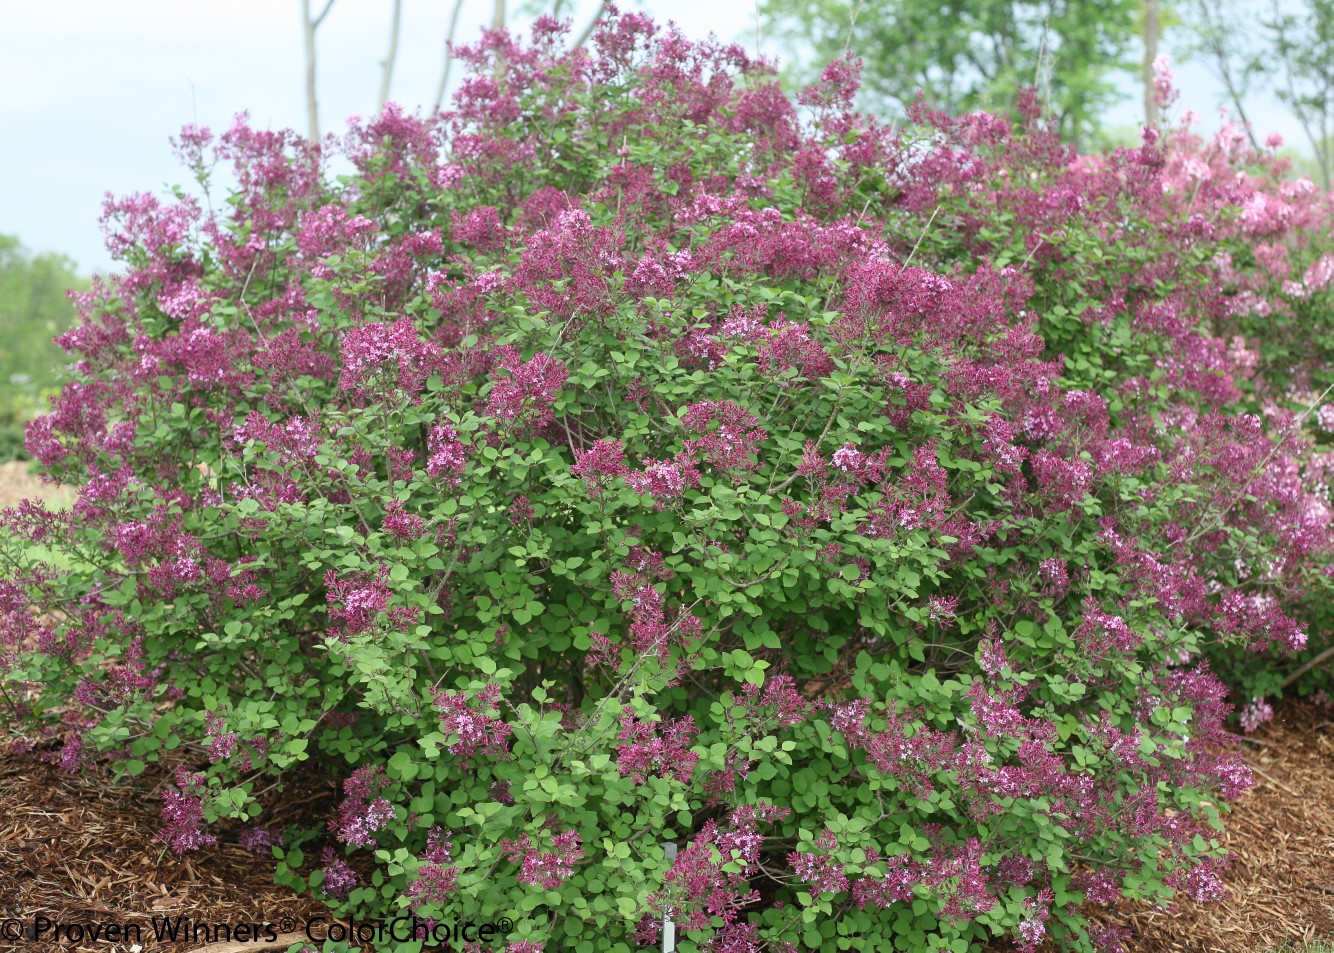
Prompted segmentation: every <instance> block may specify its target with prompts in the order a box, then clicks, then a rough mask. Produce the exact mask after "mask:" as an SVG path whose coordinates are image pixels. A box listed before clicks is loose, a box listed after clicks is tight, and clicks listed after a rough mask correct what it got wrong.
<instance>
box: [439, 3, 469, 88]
mask: <svg viewBox="0 0 1334 953" xmlns="http://www.w3.org/2000/svg"><path fill="white" fill-rule="evenodd" d="M462 11H463V0H454V12H453V13H452V14H451V15H450V17H449V35H448V36H446V37H445V68H444V70H443V71H442V72H441V74H440V88H439V89H437V90H436V91H435V108H436V109H439V108H440V106H441V105H442V104H443V103H444V101H445V87H447V86H448V85H449V71H450V69H451V68H452V67H453V66H454V34H455V33H457V32H458V29H459V14H460V13H461V12H462Z"/></svg>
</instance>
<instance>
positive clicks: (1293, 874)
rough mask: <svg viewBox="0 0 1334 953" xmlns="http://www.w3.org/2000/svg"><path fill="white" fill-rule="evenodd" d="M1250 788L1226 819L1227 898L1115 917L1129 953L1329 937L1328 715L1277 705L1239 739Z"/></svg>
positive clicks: (1331, 726) (1333, 912) (1332, 807)
mask: <svg viewBox="0 0 1334 953" xmlns="http://www.w3.org/2000/svg"><path fill="white" fill-rule="evenodd" d="M1245 748H1246V760H1247V762H1248V763H1249V764H1250V765H1251V770H1252V771H1253V772H1254V773H1255V780H1256V786H1255V787H1254V788H1253V789H1252V790H1251V791H1250V792H1249V793H1247V794H1246V795H1244V796H1243V797H1241V798H1240V799H1239V800H1238V801H1236V802H1234V804H1233V805H1232V811H1231V813H1230V814H1228V815H1227V816H1226V817H1225V818H1224V821H1223V823H1224V827H1225V831H1224V835H1223V837H1222V840H1223V842H1224V843H1225V844H1226V845H1227V847H1228V850H1229V851H1230V852H1231V853H1232V867H1231V869H1230V870H1229V871H1228V872H1227V874H1226V875H1225V876H1224V881H1225V883H1226V885H1227V896H1226V897H1225V898H1224V899H1223V900H1221V901H1219V902H1216V903H1196V902H1194V901H1192V900H1189V899H1185V900H1181V901H1179V902H1178V903H1176V904H1175V906H1174V909H1172V910H1171V911H1160V910H1144V909H1139V910H1132V909H1130V908H1128V907H1127V908H1123V909H1118V910H1116V911H1113V912H1112V913H1111V915H1109V916H1108V917H1106V918H1105V919H1106V920H1108V921H1111V922H1119V923H1122V924H1126V925H1128V926H1129V927H1130V929H1131V930H1132V931H1133V932H1134V938H1133V939H1132V940H1131V941H1130V943H1129V944H1128V947H1127V948H1128V950H1129V951H1131V953H1169V951H1170V953H1187V951H1188V953H1266V951H1269V950H1272V949H1274V948H1276V947H1278V946H1280V945H1281V944H1283V943H1284V942H1287V943H1289V944H1291V945H1292V946H1293V947H1297V946H1299V945H1300V944H1302V943H1308V942H1310V941H1312V940H1324V941H1326V942H1329V941H1331V940H1334V712H1331V711H1330V710H1329V709H1327V708H1322V707H1318V706H1315V705H1309V704H1308V705H1302V704H1298V703H1295V702H1284V703H1282V704H1280V705H1276V706H1275V717H1274V720H1273V721H1271V722H1269V723H1268V724H1265V725H1263V726H1261V728H1260V729H1259V730H1258V731H1257V732H1255V734H1254V735H1251V736H1249V737H1248V738H1247V741H1246V744H1245Z"/></svg>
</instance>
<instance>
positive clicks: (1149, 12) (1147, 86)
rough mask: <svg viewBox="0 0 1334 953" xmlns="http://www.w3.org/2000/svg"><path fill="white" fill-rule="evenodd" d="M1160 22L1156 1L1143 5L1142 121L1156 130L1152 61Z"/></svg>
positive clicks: (1146, 0) (1156, 47) (1146, 2)
mask: <svg viewBox="0 0 1334 953" xmlns="http://www.w3.org/2000/svg"><path fill="white" fill-rule="evenodd" d="M1161 32H1162V21H1161V19H1160V18H1159V16H1158V0H1145V4H1144V120H1145V122H1146V123H1147V124H1148V125H1149V126H1150V127H1152V128H1154V129H1156V128H1158V91H1157V90H1156V89H1154V86H1153V61H1154V60H1156V59H1157V58H1158V36H1159V34H1160V33H1161Z"/></svg>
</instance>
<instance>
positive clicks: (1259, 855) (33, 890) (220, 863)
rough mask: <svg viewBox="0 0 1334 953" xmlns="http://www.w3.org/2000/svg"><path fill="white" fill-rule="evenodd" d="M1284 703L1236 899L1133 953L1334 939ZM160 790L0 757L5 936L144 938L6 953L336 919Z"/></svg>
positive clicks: (1329, 815)
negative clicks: (199, 929)
mask: <svg viewBox="0 0 1334 953" xmlns="http://www.w3.org/2000/svg"><path fill="white" fill-rule="evenodd" d="M25 496H27V497H41V498H45V499H47V500H50V501H51V502H52V503H55V504H56V505H61V504H62V503H63V504H65V505H68V501H69V498H70V496H71V494H70V493H69V491H68V490H65V488H62V487H54V486H52V485H51V484H43V483H41V481H40V480H39V479H38V478H36V477H34V476H31V475H30V474H29V473H28V467H27V464H22V463H10V464H0V506H8V505H13V504H14V503H16V502H17V501H18V499H21V498H23V497H25ZM1275 708H1276V715H1275V718H1274V720H1273V721H1271V722H1269V723H1268V724H1266V725H1264V726H1262V727H1261V728H1260V730H1259V731H1257V732H1256V733H1255V734H1254V735H1252V736H1250V737H1249V738H1248V739H1247V741H1246V744H1245V752H1246V758H1247V761H1248V763H1249V764H1250V765H1251V768H1252V770H1253V771H1254V772H1255V777H1256V782H1257V784H1256V787H1255V788H1254V790H1252V791H1251V792H1250V793H1248V794H1246V795H1245V796H1243V797H1242V798H1241V799H1240V800H1239V801H1237V802H1236V803H1234V804H1233V805H1232V810H1231V813H1230V814H1228V815H1227V816H1226V818H1225V822H1224V823H1225V827H1226V830H1225V832H1224V835H1223V840H1224V843H1225V844H1226V845H1227V847H1228V849H1229V850H1230V851H1231V853H1232V855H1233V863H1232V867H1231V869H1230V870H1229V871H1228V872H1227V874H1226V875H1225V878H1224V880H1225V883H1226V887H1227V896H1226V897H1225V898H1224V899H1223V900H1221V901H1219V902H1215V903H1209V904H1202V903H1196V902H1194V901H1191V900H1188V899H1183V900H1179V901H1178V902H1177V903H1176V904H1175V905H1174V907H1173V908H1172V909H1171V910H1168V911H1162V910H1155V909H1144V908H1143V907H1139V908H1134V907H1131V906H1130V905H1128V904H1124V905H1121V906H1119V907H1118V908H1116V909H1114V910H1110V911H1105V912H1101V913H1100V914H1099V915H1098V919H1100V920H1102V921H1103V922H1106V923H1119V924H1123V925H1126V926H1129V928H1130V929H1131V931H1132V934H1133V936H1132V938H1131V939H1130V941H1129V942H1128V944H1127V951H1128V953H1267V951H1270V950H1274V949H1276V948H1278V947H1279V946H1281V945H1282V944H1284V943H1287V944H1289V945H1290V946H1289V948H1290V949H1295V948H1298V947H1299V946H1300V944H1302V943H1307V942H1311V941H1313V940H1323V941H1325V942H1334V712H1332V711H1331V710H1330V709H1328V708H1322V707H1318V706H1315V705H1310V704H1299V703H1295V702H1285V703H1283V704H1281V705H1277V706H1275ZM162 780H163V779H162V777H160V776H158V777H154V776H152V775H145V776H143V777H140V778H136V779H132V780H128V781H125V782H121V783H113V782H111V781H110V780H109V776H108V775H106V774H105V773H103V772H100V771H95V770H92V769H89V770H88V771H87V772H85V774H83V775H80V776H75V777H71V776H68V775H65V774H62V773H61V772H60V771H58V770H57V769H56V768H55V767H54V766H53V765H51V764H49V763H48V762H47V761H44V760H42V758H41V757H40V755H39V754H37V753H33V754H16V753H10V754H0V934H3V933H4V932H5V925H6V923H7V922H8V921H9V920H18V921H20V922H21V923H22V924H24V925H26V926H29V927H30V926H31V924H32V922H33V921H34V919H35V918H37V917H39V916H45V917H48V918H49V919H50V920H52V921H57V922H61V923H66V924H73V923H84V924H90V923H112V922H123V921H130V922H138V923H140V924H141V925H142V934H143V940H144V942H143V943H142V945H141V946H140V947H137V948H136V947H135V945H134V944H132V943H125V942H117V941H111V942H108V940H106V939H105V938H103V939H100V940H98V941H95V942H91V941H87V942H83V943H79V942H69V941H66V940H61V941H60V942H59V943H58V944H53V943H51V942H49V941H32V940H26V941H18V942H13V941H12V940H10V939H9V938H8V937H6V936H4V935H0V951H4V953H9V951H23V953H35V951H39V950H40V951H41V953H47V951H48V950H50V951H56V950H60V951H80V953H82V951H100V953H139V951H142V953H154V951H159V950H162V951H165V950H174V951H183V950H198V951H201V953H202V951H209V953H232V951H240V950H244V949H285V947H286V944H285V943H278V944H261V945H256V944H254V943H241V944H230V943H223V944H214V945H201V944H198V943H193V942H187V943H174V944H173V943H170V942H168V943H159V942H157V941H155V940H154V936H153V931H152V929H151V927H150V925H149V922H148V921H149V920H150V919H151V918H153V917H169V918H172V917H177V916H180V917H188V918H189V919H190V920H191V921H193V922H194V923H196V924H200V923H207V924H213V923H226V924H239V923H259V924H263V923H266V922H267V923H273V924H275V925H277V924H279V923H280V922H283V919H284V918H287V917H290V918H292V920H293V921H295V922H296V923H298V924H300V923H303V922H305V920H306V919H308V918H310V917H314V916H324V917H328V916H329V913H328V911H327V909H325V907H324V906H323V904H322V903H320V902H319V901H318V900H317V899H314V898H312V897H309V896H298V895H295V894H293V893H292V892H291V891H290V890H287V889H286V888H280V887H278V886H276V885H275V884H274V883H273V880H272V871H273V860H272V858H270V857H268V856H267V855H265V856H260V855H256V854H252V853H250V852H249V851H247V850H245V849H244V848H242V847H241V846H240V845H239V844H237V843H235V840H234V837H233V838H232V839H231V840H230V842H229V841H228V839H227V838H225V837H220V838H219V842H218V843H217V844H215V845H213V846H211V847H206V848H203V849H201V850H199V851H196V852H194V853H191V854H189V855H187V856H185V857H178V856H176V855H175V854H173V853H171V851H169V850H166V849H164V848H165V845H164V844H163V843H162V842H161V841H158V840H156V839H155V835H156V833H157V831H158V830H159V828H160V826H161V825H160V820H159V812H160V810H161V805H162V802H161V797H160V788H157V787H155V785H157V784H158V783H159V782H161V781H162ZM306 780H307V782H308V783H307V784H306V785H305V787H306V788H307V790H305V791H303V792H302V795H303V796H301V797H292V798H289V804H291V803H293V802H294V801H302V802H304V803H305V804H306V806H307V809H308V811H309V812H311V813H313V812H314V811H313V807H312V806H311V803H310V802H311V801H312V800H318V799H319V798H320V797H321V796H323V797H325V798H327V799H328V800H329V801H330V802H331V803H332V802H333V801H334V800H335V796H336V795H335V792H334V790H333V788H332V782H328V783H325V782H322V781H319V780H312V779H306ZM321 785H323V786H324V787H325V788H327V790H324V791H323V792H321V790H319V789H320V788H321ZM311 791H314V792H315V793H314V795H313V796H312V794H311ZM298 809H299V808H297V807H295V806H294V807H293V808H292V810H298ZM279 813H280V814H281V813H282V807H281V805H280V806H279ZM280 820H281V818H280ZM283 932H285V931H283ZM298 938H299V937H296V936H293V937H292V938H291V939H293V940H295V939H298ZM283 939H284V940H286V939H288V938H287V937H283Z"/></svg>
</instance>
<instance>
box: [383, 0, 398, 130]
mask: <svg viewBox="0 0 1334 953" xmlns="http://www.w3.org/2000/svg"><path fill="white" fill-rule="evenodd" d="M402 21H403V0H394V17H393V22H392V24H391V25H390V27H389V55H388V56H386V57H385V58H384V79H382V80H381V81H380V111H383V110H384V104H385V103H387V102H389V83H390V81H391V80H392V79H393V77H394V60H396V59H398V33H399V25H400V24H401V23H402Z"/></svg>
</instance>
